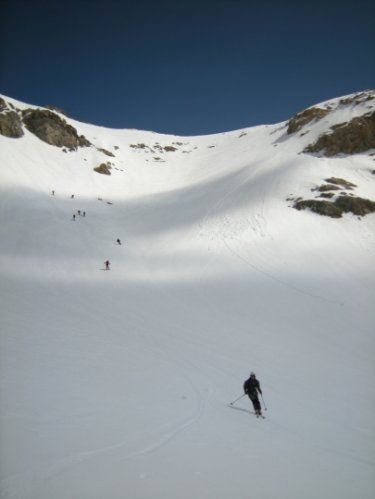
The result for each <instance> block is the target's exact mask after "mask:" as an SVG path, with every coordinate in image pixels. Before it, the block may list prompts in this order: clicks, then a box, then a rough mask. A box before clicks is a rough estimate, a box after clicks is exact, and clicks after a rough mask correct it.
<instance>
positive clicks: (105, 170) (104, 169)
mask: <svg viewBox="0 0 375 499" xmlns="http://www.w3.org/2000/svg"><path fill="white" fill-rule="evenodd" d="M110 170H111V165H109V164H108V163H101V164H100V165H99V166H97V167H96V168H94V172H97V173H101V174H102V175H111V171H110Z"/></svg>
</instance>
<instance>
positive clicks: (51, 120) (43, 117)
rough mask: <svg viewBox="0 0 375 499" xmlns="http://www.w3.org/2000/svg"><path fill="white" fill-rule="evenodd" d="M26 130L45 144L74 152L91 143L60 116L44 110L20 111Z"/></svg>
mask: <svg viewBox="0 0 375 499" xmlns="http://www.w3.org/2000/svg"><path fill="white" fill-rule="evenodd" d="M22 117H23V123H24V124H25V126H26V128H27V129H28V130H29V131H30V132H31V133H33V134H34V135H36V136H37V137H38V138H39V139H41V140H43V141H44V142H47V144H50V145H53V146H57V147H66V148H67V149H69V150H71V151H74V150H76V149H77V148H78V147H88V146H91V143H90V142H89V141H88V140H87V139H86V138H85V137H84V136H83V135H78V133H77V130H76V129H75V128H74V127H73V126H71V125H68V123H67V122H66V121H65V120H63V119H62V118H61V117H60V116H58V115H57V114H55V113H54V112H52V111H49V110H46V109H25V110H24V111H22Z"/></svg>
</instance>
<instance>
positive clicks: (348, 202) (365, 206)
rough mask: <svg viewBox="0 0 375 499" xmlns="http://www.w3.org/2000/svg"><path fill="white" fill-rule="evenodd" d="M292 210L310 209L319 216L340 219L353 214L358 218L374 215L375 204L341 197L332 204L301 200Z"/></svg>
mask: <svg viewBox="0 0 375 499" xmlns="http://www.w3.org/2000/svg"><path fill="white" fill-rule="evenodd" d="M294 208H296V209H297V210H304V209H310V210H311V211H313V212H315V213H318V214H319V215H325V216H328V217H332V218H341V217H342V214H343V213H353V214H354V215H358V216H364V215H368V214H369V213H374V212H375V203H374V201H370V200H369V199H364V198H360V197H351V196H347V195H341V196H339V197H338V198H337V199H336V200H335V201H332V202H331V201H325V200H324V201H322V200H318V199H301V200H299V201H296V203H295V205H294Z"/></svg>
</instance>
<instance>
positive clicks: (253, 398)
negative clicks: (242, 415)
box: [248, 392, 262, 411]
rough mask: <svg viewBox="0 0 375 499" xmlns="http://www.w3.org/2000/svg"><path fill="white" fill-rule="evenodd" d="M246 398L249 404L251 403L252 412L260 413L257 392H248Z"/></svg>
mask: <svg viewBox="0 0 375 499" xmlns="http://www.w3.org/2000/svg"><path fill="white" fill-rule="evenodd" d="M248 396H249V399H250V400H251V402H252V403H253V406H254V411H261V410H262V407H261V405H260V402H259V399H258V394H257V392H249V393H248Z"/></svg>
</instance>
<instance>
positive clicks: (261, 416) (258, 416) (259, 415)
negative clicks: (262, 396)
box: [251, 412, 266, 419]
mask: <svg viewBox="0 0 375 499" xmlns="http://www.w3.org/2000/svg"><path fill="white" fill-rule="evenodd" d="M251 414H254V415H255V416H256V417H257V418H258V419H259V418H262V419H266V416H264V415H263V414H255V412H252V413H251Z"/></svg>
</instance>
